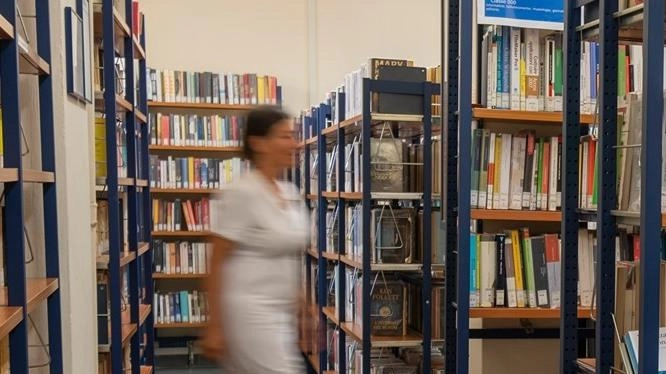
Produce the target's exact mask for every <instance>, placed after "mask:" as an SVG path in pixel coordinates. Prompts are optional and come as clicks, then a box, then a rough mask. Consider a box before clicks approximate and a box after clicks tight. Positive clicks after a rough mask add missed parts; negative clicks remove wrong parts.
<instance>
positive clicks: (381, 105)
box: [377, 65, 427, 114]
mask: <svg viewBox="0 0 666 374" xmlns="http://www.w3.org/2000/svg"><path fill="white" fill-rule="evenodd" d="M378 75H379V79H380V80H389V81H400V82H425V81H426V78H427V74H426V68H421V67H412V66H390V65H384V66H380V67H379V74H378ZM377 96H378V99H377V112H379V113H397V114H422V113H423V96H417V95H403V94H393V93H380V94H379V95H377Z"/></svg>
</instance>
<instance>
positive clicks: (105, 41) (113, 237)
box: [97, 0, 153, 374]
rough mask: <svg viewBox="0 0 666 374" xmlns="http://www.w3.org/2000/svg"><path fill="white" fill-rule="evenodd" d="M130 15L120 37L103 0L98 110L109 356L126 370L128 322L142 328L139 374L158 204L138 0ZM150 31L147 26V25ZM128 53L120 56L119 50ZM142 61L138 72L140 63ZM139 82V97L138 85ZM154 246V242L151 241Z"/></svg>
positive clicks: (149, 354)
mask: <svg viewBox="0 0 666 374" xmlns="http://www.w3.org/2000/svg"><path fill="white" fill-rule="evenodd" d="M124 7H125V14H124V18H125V20H124V23H125V24H126V25H127V29H125V33H124V35H117V33H116V32H117V30H118V26H117V22H118V20H116V17H117V11H116V10H115V8H114V1H113V0H103V1H102V48H103V66H104V67H105V69H104V75H103V77H102V79H103V80H104V87H105V90H104V92H103V107H98V108H97V110H99V111H101V112H103V113H104V116H105V127H106V162H107V164H106V171H107V175H106V186H107V198H108V201H109V205H108V206H109V208H108V222H109V264H108V289H109V306H110V308H109V316H110V345H109V348H108V350H109V355H110V360H109V361H110V364H111V373H112V374H123V373H124V372H125V371H124V369H123V363H124V358H123V349H124V343H125V342H124V340H125V338H127V337H125V336H123V333H124V331H123V330H124V329H123V324H131V325H135V326H136V330H135V332H133V333H131V336H130V337H129V339H130V341H129V345H130V360H131V365H132V371H131V372H132V374H139V373H140V370H141V365H145V366H153V337H152V335H153V328H152V324H153V319H152V309H151V310H150V313H149V314H148V316H147V318H146V319H145V320H143V321H142V320H141V316H140V308H139V307H140V304H144V305H147V306H150V307H151V308H152V302H153V295H152V261H151V257H152V256H151V250H152V248H150V247H149V249H148V250H147V251H145V252H140V251H139V243H140V242H142V243H150V242H151V240H150V235H151V234H150V228H151V227H152V225H151V223H150V222H151V219H152V213H151V212H152V208H151V199H150V188H149V185H148V184H147V183H140V181H143V182H145V181H147V180H148V172H149V170H148V165H149V164H148V141H149V137H148V128H147V124H146V123H145V116H143V115H142V114H145V113H147V110H146V109H147V97H146V93H147V87H146V84H147V83H146V82H147V76H146V61H145V52H143V51H145V36H144V35H143V34H142V36H141V39H140V40H138V39H137V37H136V36H135V34H134V32H133V30H134V25H133V22H134V17H133V6H132V0H124ZM142 23H143V22H142ZM142 30H143V31H145V26H142ZM139 50H141V51H142V52H143V55H142V54H141V53H138V51H139ZM120 51H122V55H121V56H119V55H118V54H119V52H120ZM118 57H122V58H124V66H125V92H124V93H122V92H118V90H117V87H118V81H117V77H116V71H115V69H114V67H115V65H116V58H118ZM137 60H138V66H139V68H138V70H139V71H136V69H135V62H136V61H137ZM137 82H138V83H139V86H138V97H136V96H137V91H136V83H137ZM118 96H120V97H122V99H124V100H126V101H127V102H128V103H129V105H130V106H131V108H125V107H122V108H121V105H118V99H117V97H118ZM119 116H122V117H123V126H124V129H125V133H126V136H127V138H126V143H127V163H128V170H127V174H128V178H129V179H131V180H132V183H129V185H126V186H121V185H120V184H119V177H118V157H117V156H118V155H117V145H118V144H117V139H116V120H117V118H118V117H119ZM119 188H123V189H125V191H126V194H127V212H126V217H127V221H128V233H127V238H128V242H127V248H128V249H129V251H130V253H133V254H134V260H133V261H131V262H129V263H128V264H126V265H125V267H126V270H127V271H128V275H129V282H128V291H129V300H128V304H129V318H130V320H129V321H123V319H122V309H123V308H122V295H121V291H122V268H123V266H122V265H121V261H120V260H121V256H122V254H123V253H124V251H125V243H123V237H122V227H120V225H121V220H120V217H121V216H122V215H124V214H123V212H121V207H120V201H121V199H120V196H119ZM148 245H150V244H148ZM139 331H141V332H143V331H145V332H146V336H147V342H146V344H145V345H144V344H142V343H141V339H142V338H143V334H142V333H140V332H139Z"/></svg>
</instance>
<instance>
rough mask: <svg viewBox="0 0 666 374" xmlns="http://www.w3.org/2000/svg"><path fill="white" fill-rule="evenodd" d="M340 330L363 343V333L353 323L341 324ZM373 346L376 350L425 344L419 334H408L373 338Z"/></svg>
mask: <svg viewBox="0 0 666 374" xmlns="http://www.w3.org/2000/svg"><path fill="white" fill-rule="evenodd" d="M340 328H342V330H343V331H344V332H345V333H347V334H348V335H349V336H351V337H352V338H354V339H355V340H357V341H359V342H362V341H363V331H362V330H361V328H360V327H359V326H358V325H355V324H354V323H352V322H341V323H340ZM370 340H371V344H372V346H373V347H375V348H396V347H418V346H420V345H421V344H422V343H423V338H422V337H421V336H420V335H418V334H407V335H404V336H374V335H373V336H372V337H371V338H370Z"/></svg>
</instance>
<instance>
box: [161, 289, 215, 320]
mask: <svg viewBox="0 0 666 374" xmlns="http://www.w3.org/2000/svg"><path fill="white" fill-rule="evenodd" d="M207 300H208V296H207V294H206V292H203V291H198V290H193V291H180V292H163V291H156V292H155V294H154V304H153V305H154V311H153V313H154V316H155V324H157V325H159V324H168V323H201V322H206V321H208V304H207Z"/></svg>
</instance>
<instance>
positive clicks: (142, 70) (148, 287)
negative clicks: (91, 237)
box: [137, 15, 155, 366]
mask: <svg viewBox="0 0 666 374" xmlns="http://www.w3.org/2000/svg"><path fill="white" fill-rule="evenodd" d="M140 45H141V48H143V50H144V51H145V50H146V22H145V17H144V16H143V15H142V16H141V38H140ZM138 76H139V100H138V101H137V106H138V107H139V110H140V111H141V113H144V114H146V113H148V92H147V89H148V87H147V84H148V70H147V64H146V58H145V56H144V57H140V58H139V74H138ZM139 132H140V133H141V144H140V145H139V148H140V149H141V157H140V162H141V164H142V165H143V167H142V168H141V176H140V178H141V179H143V180H146V181H148V180H150V168H149V165H150V155H149V153H148V145H149V144H150V134H149V132H148V124H146V123H143V124H141V126H140V130H139ZM141 208H142V209H143V215H142V218H143V232H142V233H141V237H142V241H143V242H145V243H148V245H150V246H151V247H150V248H149V250H148V251H147V252H146V253H145V254H144V255H143V262H142V264H143V274H144V277H145V278H144V280H143V281H144V295H143V296H144V298H143V301H142V304H144V305H151V306H152V309H151V313H150V314H149V315H148V318H147V319H146V321H145V322H144V324H145V327H146V339H147V344H146V346H145V347H144V352H145V353H144V356H145V362H144V363H145V364H146V365H148V366H154V364H155V362H154V361H155V360H154V354H155V345H154V341H155V330H154V328H153V327H154V323H155V320H154V317H153V313H152V311H153V310H155V309H154V308H155V306H154V305H152V304H153V292H154V285H153V275H152V273H153V251H152V242H153V241H152V238H151V229H152V227H153V225H152V212H153V208H152V199H151V198H150V183H149V184H148V186H145V187H143V189H142V190H141Z"/></svg>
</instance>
